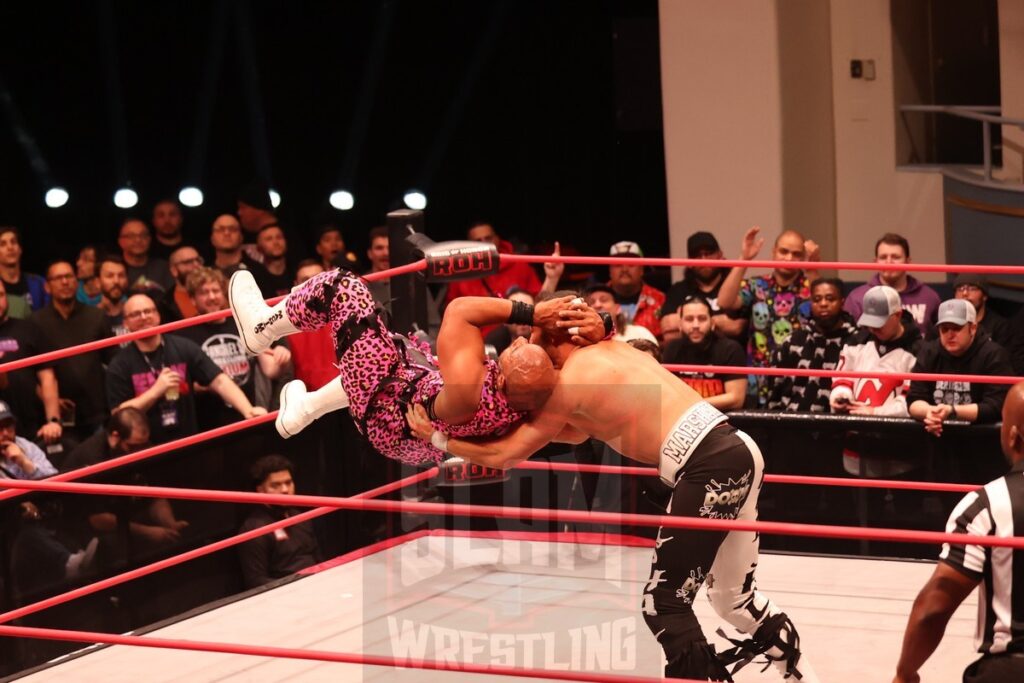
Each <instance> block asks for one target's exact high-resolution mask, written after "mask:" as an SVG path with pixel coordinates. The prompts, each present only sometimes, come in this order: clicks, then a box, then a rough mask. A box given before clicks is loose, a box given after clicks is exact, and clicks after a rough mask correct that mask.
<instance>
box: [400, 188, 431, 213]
mask: <svg viewBox="0 0 1024 683" xmlns="http://www.w3.org/2000/svg"><path fill="white" fill-rule="evenodd" d="M402 201H404V202H405V205H406V206H408V207H409V208H410V209H413V210H415V211H422V210H423V209H425V208H427V195H425V194H423V193H422V192H420V191H419V190H409V191H408V192H406V193H405V196H404V197H402Z"/></svg>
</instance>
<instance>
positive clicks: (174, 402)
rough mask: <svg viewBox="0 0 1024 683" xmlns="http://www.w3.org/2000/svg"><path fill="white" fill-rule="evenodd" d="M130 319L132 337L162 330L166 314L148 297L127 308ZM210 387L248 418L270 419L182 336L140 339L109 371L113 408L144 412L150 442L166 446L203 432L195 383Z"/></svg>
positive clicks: (138, 297)
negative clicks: (163, 318) (139, 332)
mask: <svg viewBox="0 0 1024 683" xmlns="http://www.w3.org/2000/svg"><path fill="white" fill-rule="evenodd" d="M124 320H125V324H126V325H127V326H128V330H129V331H131V332H137V331H139V330H145V329H148V328H151V327H156V326H157V325H159V324H160V314H159V313H158V312H157V309H156V304H154V303H153V300H152V299H150V298H149V297H148V296H146V295H144V294H136V295H135V296H132V297H130V298H129V299H128V301H126V302H125V305H124ZM194 382H200V383H202V384H205V385H207V386H209V388H210V389H211V390H213V391H214V392H216V393H217V395H218V396H220V397H221V398H222V399H223V400H224V401H226V402H227V403H228V404H229V405H231V406H232V407H233V408H234V409H235V410H237V411H238V412H239V414H241V415H242V416H243V417H246V418H248V417H254V416H256V415H264V414H266V412H267V411H266V410H265V409H263V408H258V407H253V405H252V403H250V402H249V399H248V398H246V396H245V394H244V393H243V392H242V390H241V389H239V388H238V385H237V384H235V383H234V382H232V381H231V378H230V377H228V376H227V375H226V374H224V373H223V372H221V369H220V368H219V367H217V365H216V363H214V362H213V361H212V360H210V358H209V356H207V355H206V354H205V353H203V352H202V350H201V349H200V348H199V346H198V345H197V344H196V343H195V342H193V341H191V340H189V339H184V338H182V337H176V336H173V335H168V336H166V337H165V336H163V335H161V334H154V335H153V336H151V337H144V338H143V339H136V340H135V341H133V342H132V343H131V345H130V346H128V347H127V348H124V349H122V350H121V351H120V352H119V353H118V354H117V355H116V356H115V357H114V360H113V361H111V363H110V367H108V368H107V381H106V385H107V400H108V402H109V405H110V409H111V410H114V409H117V408H126V407H131V408H138V409H139V410H141V411H143V412H144V413H146V417H147V418H148V419H149V430H150V438H151V439H152V440H153V442H154V443H163V442H165V441H170V440H171V439H177V438H181V437H183V436H187V435H189V434H194V433H196V431H197V424H196V407H195V396H194V388H193V383H194Z"/></svg>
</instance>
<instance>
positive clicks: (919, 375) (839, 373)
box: [664, 363, 1024, 384]
mask: <svg viewBox="0 0 1024 683" xmlns="http://www.w3.org/2000/svg"><path fill="white" fill-rule="evenodd" d="M664 368H665V369H666V370H669V371H671V372H696V373H704V372H714V373H719V374H726V375H766V376H768V377H833V378H840V377H846V378H851V379H877V378H879V377H891V378H892V379H902V380H911V381H914V380H917V381H920V382H940V381H942V380H947V379H955V380H956V381H958V382H976V383H978V384H986V383H987V384H1016V383H1017V382H1020V381H1021V380H1022V379H1024V377H1011V376H1009V375H953V374H942V373H938V372H860V371H854V370H811V369H809V368H763V367H751V366H748V365H679V364H673V363H665V364H664ZM737 370H739V371H740V372H737Z"/></svg>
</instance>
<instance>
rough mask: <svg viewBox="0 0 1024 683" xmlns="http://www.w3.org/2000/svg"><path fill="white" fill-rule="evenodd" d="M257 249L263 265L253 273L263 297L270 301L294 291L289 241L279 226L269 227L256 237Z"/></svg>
mask: <svg viewBox="0 0 1024 683" xmlns="http://www.w3.org/2000/svg"><path fill="white" fill-rule="evenodd" d="M256 248H257V249H258V250H259V252H260V254H261V255H262V256H263V263H262V264H261V266H260V267H259V268H254V269H253V271H252V274H253V277H255V278H256V283H257V284H258V285H259V287H260V291H261V292H262V293H263V296H264V297H265V298H267V299H270V298H272V297H275V296H284V295H285V294H287V293H288V292H290V291H292V280H293V277H292V274H291V272H289V270H288V261H287V257H288V240H287V239H285V236H284V231H283V230H281V226H279V225H268V226H266V227H264V228H262V229H261V230H260V231H259V234H258V235H256Z"/></svg>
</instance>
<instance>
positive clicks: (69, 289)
mask: <svg viewBox="0 0 1024 683" xmlns="http://www.w3.org/2000/svg"><path fill="white" fill-rule="evenodd" d="M46 289H47V292H48V293H49V295H50V303H49V305H47V306H46V307H44V308H42V309H41V310H39V311H36V312H35V313H34V314H33V315H32V318H31V319H30V322H31V323H32V325H34V326H35V328H36V330H37V331H38V333H39V339H40V340H41V343H42V344H44V345H45V346H46V347H47V348H48V349H62V348H66V347H69V346H77V345H78V344H85V343H86V342H92V341H97V340H99V339H106V338H107V337H109V336H111V334H110V327H109V325H108V323H107V317H106V315H104V313H103V311H101V310H100V309H98V308H93V307H91V306H86V305H85V304H82V303H80V302H79V301H78V300H77V299H76V298H75V293H76V291H77V289H78V279H77V278H76V277H75V269H74V268H73V267H72V265H71V264H70V263H68V262H67V261H55V262H54V263H52V264H50V266H49V267H48V268H47V269H46ZM113 353H114V351H113V350H112V349H109V348H108V349H103V350H101V351H90V352H88V353H79V354H75V355H73V356H69V357H68V358H63V359H61V360H59V361H56V362H55V363H54V364H53V369H54V372H55V373H56V375H57V384H58V386H59V387H60V415H61V421H62V425H63V427H64V431H65V433H66V434H67V433H70V434H69V435H70V436H71V437H72V438H73V439H74V440H76V441H79V440H81V439H84V438H86V437H88V436H90V435H91V434H92V433H93V432H95V431H96V430H97V429H98V428H99V427H100V425H102V424H103V421H104V420H105V419H106V417H107V400H106V395H105V393H104V378H103V362H104V360H105V359H108V358H110V357H111V356H112V354H113Z"/></svg>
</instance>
